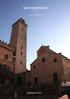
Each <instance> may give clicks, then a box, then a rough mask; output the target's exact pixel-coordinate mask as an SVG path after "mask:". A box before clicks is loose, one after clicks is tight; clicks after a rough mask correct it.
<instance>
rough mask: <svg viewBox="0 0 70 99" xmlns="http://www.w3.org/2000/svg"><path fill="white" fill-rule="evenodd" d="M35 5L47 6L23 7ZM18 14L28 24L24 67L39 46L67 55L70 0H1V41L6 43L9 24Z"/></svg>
mask: <svg viewBox="0 0 70 99" xmlns="http://www.w3.org/2000/svg"><path fill="white" fill-rule="evenodd" d="M34 6H35V7H48V9H47V10H45V9H44V10H43V9H41V10H38V11H34V10H31V9H28V10H25V9H23V7H34ZM21 17H22V18H23V19H25V20H26V23H27V24H28V30H27V68H29V65H30V64H31V63H32V62H33V61H34V59H35V58H36V57H37V56H36V54H37V53H36V51H37V50H38V49H39V47H40V46H41V45H50V48H51V49H52V50H54V51H56V52H57V53H59V52H62V54H63V55H65V56H67V57H68V58H70V0H0V39H1V40H4V41H7V42H9V40H10V35H11V25H12V24H13V23H14V22H15V21H16V20H17V19H19V18H21Z"/></svg>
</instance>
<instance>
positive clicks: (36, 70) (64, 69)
mask: <svg viewBox="0 0 70 99" xmlns="http://www.w3.org/2000/svg"><path fill="white" fill-rule="evenodd" d="M69 75H70V59H68V58H67V57H65V56H63V55H62V54H61V53H56V52H54V51H53V50H51V49H50V47H49V46H41V47H40V48H39V49H38V51H37V58H36V59H35V60H34V61H33V62H32V63H31V70H30V72H28V74H27V85H29V86H30V85H31V86H35V85H38V86H40V85H48V86H50V85H53V84H55V83H57V84H60V83H61V82H62V81H64V80H69V81H70V76H69Z"/></svg>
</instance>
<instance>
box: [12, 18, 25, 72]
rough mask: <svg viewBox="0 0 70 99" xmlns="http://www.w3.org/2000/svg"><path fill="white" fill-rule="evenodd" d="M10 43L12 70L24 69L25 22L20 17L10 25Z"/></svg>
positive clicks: (20, 70)
mask: <svg viewBox="0 0 70 99" xmlns="http://www.w3.org/2000/svg"><path fill="white" fill-rule="evenodd" d="M10 45H11V46H12V47H13V48H14V53H13V62H14V72H15V73H22V72H25V71H26V47H27V46H26V45H27V24H26V23H25V21H24V20H23V19H22V18H20V19H19V20H18V21H16V22H15V23H14V24H13V25H12V31H11V39H10Z"/></svg>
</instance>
